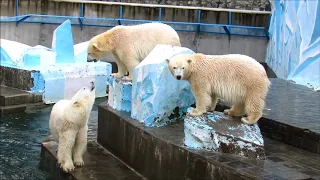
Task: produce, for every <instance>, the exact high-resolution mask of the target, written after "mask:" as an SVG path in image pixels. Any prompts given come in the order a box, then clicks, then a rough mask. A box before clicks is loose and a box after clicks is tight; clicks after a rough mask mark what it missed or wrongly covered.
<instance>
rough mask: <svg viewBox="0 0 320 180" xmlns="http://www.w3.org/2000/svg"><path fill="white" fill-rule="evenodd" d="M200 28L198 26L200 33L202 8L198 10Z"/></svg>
mask: <svg viewBox="0 0 320 180" xmlns="http://www.w3.org/2000/svg"><path fill="white" fill-rule="evenodd" d="M197 23H199V24H198V28H197V33H198V34H199V32H200V23H201V9H199V10H198V22H197Z"/></svg>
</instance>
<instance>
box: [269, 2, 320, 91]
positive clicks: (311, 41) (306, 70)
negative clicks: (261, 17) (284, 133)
mask: <svg viewBox="0 0 320 180" xmlns="http://www.w3.org/2000/svg"><path fill="white" fill-rule="evenodd" d="M271 3H272V17H271V22H270V28H269V33H270V41H269V45H268V49H267V56H266V62H267V63H268V65H269V66H270V67H271V68H272V69H273V70H274V71H275V73H276V74H277V76H278V77H279V78H283V79H288V80H292V81H294V82H296V83H297V84H302V85H305V86H308V87H310V88H313V89H315V90H320V53H319V52H320V1H318V0H307V1H302V0H290V1H284V0H271Z"/></svg>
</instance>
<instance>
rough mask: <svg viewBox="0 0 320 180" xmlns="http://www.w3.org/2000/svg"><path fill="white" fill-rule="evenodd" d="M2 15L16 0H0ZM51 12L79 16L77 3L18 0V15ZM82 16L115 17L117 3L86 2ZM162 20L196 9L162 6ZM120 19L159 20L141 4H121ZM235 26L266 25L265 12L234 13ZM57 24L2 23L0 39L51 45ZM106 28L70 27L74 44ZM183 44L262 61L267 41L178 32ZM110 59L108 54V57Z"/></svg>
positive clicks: (224, 19)
mask: <svg viewBox="0 0 320 180" xmlns="http://www.w3.org/2000/svg"><path fill="white" fill-rule="evenodd" d="M0 5H1V16H14V15H15V1H8V0H1V1H0ZM36 13H37V14H53V15H67V16H79V15H80V4H76V3H61V2H60V3H58V2H49V1H47V0H20V3H19V14H20V15H22V14H36ZM84 15H85V16H86V17H100V18H116V17H119V7H118V6H106V5H97V4H86V5H85V11H84ZM162 15H163V16H162V20H166V21H182V22H191V21H194V22H195V21H197V11H196V10H182V9H163V10H162ZM123 18H130V19H146V20H156V19H158V9H155V8H143V7H124V8H123ZM201 22H207V23H217V24H227V23H228V13H225V12H210V11H203V13H202V15H201ZM232 22H233V24H234V25H250V26H264V27H266V28H268V16H267V15H250V14H234V15H233V21H232ZM56 27H57V25H49V24H26V23H21V24H19V26H18V27H16V26H15V24H7V23H2V24H1V38H3V39H8V40H14V41H18V42H21V43H25V44H28V45H31V46H34V45H37V44H40V45H44V46H47V47H51V41H52V33H53V31H54V29H55V28H56ZM107 29H108V28H97V27H96V28H95V27H84V28H83V30H82V31H81V29H80V27H77V26H74V27H73V39H74V43H75V44H76V43H80V42H84V41H88V40H90V39H91V38H92V37H93V36H94V35H96V34H99V33H102V32H104V31H106V30H107ZM179 35H180V38H181V41H182V45H183V46H185V47H188V48H190V49H192V50H193V51H195V52H200V53H206V54H225V53H242V54H247V55H250V56H252V57H254V58H256V59H257V60H258V61H260V62H264V61H265V54H266V45H267V40H266V39H265V38H252V37H236V36H232V37H231V38H230V39H228V36H226V35H213V34H199V35H197V34H196V33H186V32H179ZM110 58H111V59H113V58H112V57H111V56H108V57H107V59H110Z"/></svg>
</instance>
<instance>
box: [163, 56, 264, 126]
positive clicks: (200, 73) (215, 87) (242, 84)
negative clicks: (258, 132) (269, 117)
mask: <svg viewBox="0 0 320 180" xmlns="http://www.w3.org/2000/svg"><path fill="white" fill-rule="evenodd" d="M166 61H167V63H168V67H169V69H170V72H171V74H172V75H173V76H174V77H175V78H176V79H178V80H187V81H189V83H190V86H191V89H192V92H193V94H194V96H195V100H196V108H195V109H193V110H192V111H191V112H190V115H191V116H199V115H201V114H203V113H205V112H207V109H208V110H209V111H214V110H215V108H216V102H217V98H221V99H224V100H226V101H228V102H231V103H232V107H231V109H227V110H225V111H224V113H225V114H227V115H230V116H243V115H245V114H246V113H247V115H248V117H242V118H241V121H242V122H244V123H246V124H254V123H256V122H257V121H258V120H259V119H260V118H261V116H262V111H263V109H264V105H265V98H266V95H267V93H268V89H269V86H270V81H269V79H268V77H267V74H266V71H265V69H264V68H263V66H262V65H261V64H260V63H258V62H257V61H256V60H254V59H253V58H251V57H249V56H246V55H241V54H228V55H204V54H181V55H177V56H174V57H173V58H172V59H171V60H168V59H167V60H166Z"/></svg>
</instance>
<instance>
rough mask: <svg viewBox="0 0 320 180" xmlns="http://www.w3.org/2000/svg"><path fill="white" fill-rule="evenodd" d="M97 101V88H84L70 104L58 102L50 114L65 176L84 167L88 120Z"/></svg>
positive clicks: (50, 122)
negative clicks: (79, 167)
mask: <svg viewBox="0 0 320 180" xmlns="http://www.w3.org/2000/svg"><path fill="white" fill-rule="evenodd" d="M94 101H95V85H94V83H93V82H91V85H90V86H85V87H82V88H81V89H80V90H79V91H78V92H77V93H76V94H75V95H74V96H73V97H72V98H71V100H66V99H64V100H60V101H58V102H57V103H56V104H55V105H54V106H53V107H52V110H51V114H50V121H49V128H50V132H51V135H52V137H53V139H54V140H55V141H56V142H58V151H57V157H58V163H59V164H60V167H62V168H63V170H64V171H65V172H70V171H73V170H74V169H75V166H83V165H84V162H83V159H82V157H83V154H84V152H85V151H86V148H87V131H88V126H87V123H88V119H89V115H90V113H91V110H92V106H93V103H94Z"/></svg>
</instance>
